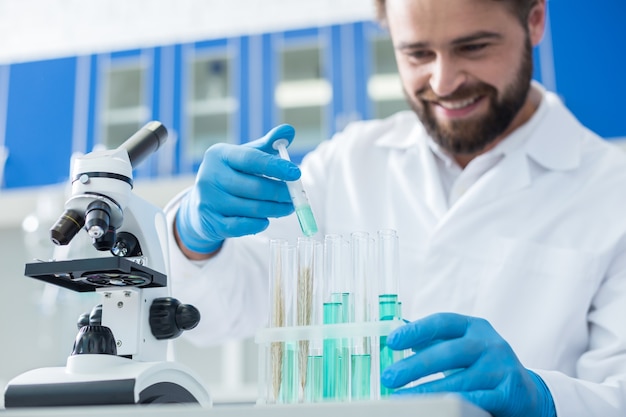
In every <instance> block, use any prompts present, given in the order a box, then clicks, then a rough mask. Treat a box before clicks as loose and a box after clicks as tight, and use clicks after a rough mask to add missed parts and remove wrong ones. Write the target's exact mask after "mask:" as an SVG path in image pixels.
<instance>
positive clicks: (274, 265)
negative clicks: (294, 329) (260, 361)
mask: <svg viewBox="0 0 626 417" xmlns="http://www.w3.org/2000/svg"><path fill="white" fill-rule="evenodd" d="M285 245H287V242H286V241H284V240H280V239H276V240H271V241H270V262H269V317H268V326H269V327H283V326H285V294H284V292H283V290H284V284H283V281H284V280H285V275H284V273H283V267H284V265H283V263H284V262H283V256H284V254H283V250H284V247H285ZM284 349H285V344H284V343H283V342H272V343H271V344H270V346H269V358H268V359H269V360H268V361H267V367H266V368H265V369H266V371H265V375H266V376H267V378H266V379H267V382H266V387H265V389H266V391H267V393H266V401H267V402H268V403H270V404H272V403H276V402H278V400H279V394H280V387H281V384H282V380H283V355H284Z"/></svg>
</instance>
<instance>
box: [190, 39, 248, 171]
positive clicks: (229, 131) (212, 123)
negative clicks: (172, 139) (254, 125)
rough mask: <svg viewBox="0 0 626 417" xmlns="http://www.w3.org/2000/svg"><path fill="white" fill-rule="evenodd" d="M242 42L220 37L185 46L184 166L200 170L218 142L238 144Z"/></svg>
mask: <svg viewBox="0 0 626 417" xmlns="http://www.w3.org/2000/svg"><path fill="white" fill-rule="evenodd" d="M239 55H240V51H239V42H238V40H237V39H235V38H233V39H228V40H226V39H221V40H215V41H206V42H199V43H196V44H190V45H185V46H184V47H183V71H184V72H183V83H182V84H183V85H182V89H183V95H182V97H183V108H184V115H183V122H182V126H183V127H182V129H181V139H182V144H181V166H184V167H186V170H191V169H193V170H195V169H197V167H198V165H199V163H200V162H201V161H202V157H203V155H204V152H205V151H206V149H207V148H208V147H210V146H211V145H214V144H216V143H239V142H240V137H239V128H238V127H239V125H240V116H239V115H240V94H239V91H240V88H239V78H240V77H239V73H240V71H241V69H240V60H239Z"/></svg>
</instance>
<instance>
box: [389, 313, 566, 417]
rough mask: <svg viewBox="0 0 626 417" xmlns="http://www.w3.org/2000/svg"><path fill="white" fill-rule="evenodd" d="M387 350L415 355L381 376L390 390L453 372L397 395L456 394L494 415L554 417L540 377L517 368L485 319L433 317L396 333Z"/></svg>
mask: <svg viewBox="0 0 626 417" xmlns="http://www.w3.org/2000/svg"><path fill="white" fill-rule="evenodd" d="M387 345H388V346H389V347H390V348H392V349H413V350H414V352H415V354H414V355H413V356H411V357H409V358H405V359H403V360H401V361H398V362H396V363H394V364H392V365H391V366H389V367H388V368H387V369H385V370H384V371H383V373H382V375H381V382H382V383H383V385H385V386H388V387H390V388H396V387H401V386H404V385H405V384H407V383H409V382H411V381H415V380H419V379H420V378H422V377H425V376H428V375H431V374H433V373H436V372H446V371H450V370H453V369H454V370H457V371H456V372H455V373H452V374H450V375H449V376H446V377H445V378H442V379H438V380H434V381H429V382H425V383H423V384H420V385H417V386H413V387H408V388H404V389H400V390H397V391H396V392H395V395H406V394H419V393H433V392H457V393H459V394H460V395H462V396H464V397H465V398H466V399H467V400H468V401H470V402H472V403H474V404H476V405H477V406H479V407H481V408H483V409H485V410H487V411H489V412H490V413H492V414H493V415H494V416H507V417H511V416H544V415H545V416H550V415H554V403H553V400H552V396H551V394H550V392H549V391H548V390H547V388H546V387H545V384H543V382H542V381H541V378H539V377H537V376H536V375H534V374H533V373H532V372H530V371H529V370H527V369H526V368H524V367H523V366H522V365H521V363H520V362H519V360H518V359H517V356H516V355H515V353H514V352H513V350H512V349H511V347H510V346H509V344H508V343H507V342H506V341H505V340H504V339H503V338H502V337H501V336H500V335H499V334H498V333H497V332H496V331H495V330H494V329H493V327H492V326H491V325H490V324H489V322H487V321H486V320H483V319H478V318H474V317H467V316H462V315H458V314H452V313H441V314H434V315H431V316H428V317H426V318H424V319H421V320H418V321H415V322H413V323H409V324H407V325H405V326H402V327H400V328H398V329H396V330H395V331H394V332H392V333H391V334H390V335H389V337H388V338H387ZM544 413H545V414H544ZM551 413H552V414H551Z"/></svg>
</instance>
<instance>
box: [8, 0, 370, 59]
mask: <svg viewBox="0 0 626 417" xmlns="http://www.w3.org/2000/svg"><path fill="white" fill-rule="evenodd" d="M373 14H374V8H373V0H0V63H4V64H6V63H12V62H20V61H28V60H36V59H42V58H50V57H59V56H69V55H80V54H89V53H93V52H99V51H108V50H119V49H124V48H135V47H142V46H152V45H159V44H171V43H178V42H184V41H193V40H199V39H210V38H213V37H222V36H229V35H236V34H245V33H258V32H263V31H272V30H281V29H288V28H295V27H307V26H315V25H319V24H328V23H336V22H342V21H354V20H361V19H371V18H372V17H373Z"/></svg>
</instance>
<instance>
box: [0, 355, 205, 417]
mask: <svg viewBox="0 0 626 417" xmlns="http://www.w3.org/2000/svg"><path fill="white" fill-rule="evenodd" d="M4 401H5V407H6V408H14V407H57V406H89V405H123V404H164V403H195V404H198V405H200V406H204V407H207V406H210V405H211V398H210V396H209V394H208V393H207V391H206V390H205V388H204V387H203V386H202V384H200V382H199V381H198V380H197V379H196V378H195V377H193V376H192V375H191V374H190V373H189V371H188V370H186V369H184V368H183V367H182V366H181V365H179V364H177V363H175V362H136V361H133V360H131V359H126V358H122V357H119V356H113V355H75V356H70V357H69V358H68V360H67V365H66V366H65V367H54V368H40V369H34V370H32V371H29V372H26V373H24V374H21V375H19V376H17V377H16V378H14V379H13V380H12V381H10V382H9V384H8V385H7V388H6V390H5V399H4Z"/></svg>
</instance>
